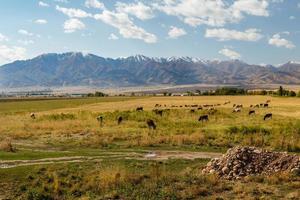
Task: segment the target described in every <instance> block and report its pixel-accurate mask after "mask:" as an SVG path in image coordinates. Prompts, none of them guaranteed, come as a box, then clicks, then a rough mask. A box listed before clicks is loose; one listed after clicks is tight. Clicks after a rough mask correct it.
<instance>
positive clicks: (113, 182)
mask: <svg viewBox="0 0 300 200" xmlns="http://www.w3.org/2000/svg"><path fill="white" fill-rule="evenodd" d="M268 100H269V101H270V102H269V106H268V107H267V108H264V107H259V108H254V107H250V105H253V106H254V105H256V104H262V103H266V102H267V101H268ZM229 101H230V103H227V104H226V105H225V104H224V103H225V102H229ZM234 104H236V105H238V104H242V105H243V107H242V108H241V112H236V113H233V109H234V108H233V105H234ZM192 105H197V107H196V106H194V107H192ZM205 105H207V106H205ZM208 105H213V108H214V109H211V108H212V106H208ZM137 107H143V111H136V108H137ZM200 108H201V109H200ZM154 109H157V110H162V111H163V112H162V115H160V114H157V113H155V112H153V110H154ZM191 110H193V111H191ZM250 110H255V114H252V115H249V111H250ZM31 113H34V115H35V118H32V117H30V115H31ZM268 113H272V118H271V119H268V120H264V116H265V115H266V114H268ZM203 115H208V121H198V119H199V116H203ZM99 116H101V117H102V119H103V121H102V123H100V121H99V120H97V117H99ZM119 117H122V121H121V122H120V123H119V124H118V122H117V119H118V118H119ZM147 120H152V121H153V122H154V123H155V127H156V128H155V129H154V128H153V127H152V128H151V129H150V128H149V127H148V125H149V124H147ZM0 122H1V126H0V141H1V142H0V186H1V187H0V188H2V189H0V199H1V197H3V198H4V197H5V198H7V197H10V198H12V199H14V198H16V196H19V197H20V198H21V199H26V198H27V199H74V198H82V199H97V198H98V197H101V198H99V199H113V198H115V199H118V198H121V199H136V198H137V199H186V198H190V199H194V198H197V197H203V198H208V199H216V198H217V197H220V195H221V196H223V197H224V198H225V199H226V198H230V197H232V196H233V195H235V196H236V197H237V198H256V197H258V196H261V195H266V194H267V193H268V192H269V193H270V194H269V197H273V198H270V199H274V198H285V197H286V195H289V197H291V198H293V197H294V196H295V195H296V196H297V195H298V194H299V192H298V193H297V191H298V190H299V189H300V180H299V178H295V177H292V176H290V175H286V174H280V175H278V176H272V177H249V178H248V179H247V180H244V181H241V182H238V183H233V182H229V181H224V180H218V178H217V177H214V176H208V175H202V174H201V168H202V167H203V166H204V165H205V164H206V163H207V162H208V160H209V159H210V158H214V157H218V156H220V153H223V152H225V151H226V150H227V149H228V148H230V147H233V146H236V145H247V146H257V147H262V148H267V149H271V150H278V151H287V152H293V153H299V152H300V98H279V97H269V96H209V97H102V98H87V99H63V100H59V99H53V100H41V99H35V100H18V101H15V100H9V101H7V100H5V101H4V100H2V101H0ZM152 154H156V156H153V157H152ZM23 172H26V173H23ZM280 182H281V183H282V185H280V184H279V183H280ZM173 183H175V184H173ZM256 184H257V185H259V187H255V185H256ZM135 185H136V186H135ZM245 185H248V186H249V188H248V189H247V190H245V191H244V190H243V189H242V188H243V187H244V186H245ZM279 185H280V186H279Z"/></svg>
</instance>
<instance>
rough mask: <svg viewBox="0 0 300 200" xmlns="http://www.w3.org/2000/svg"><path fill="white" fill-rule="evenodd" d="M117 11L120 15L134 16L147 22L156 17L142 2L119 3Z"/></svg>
mask: <svg viewBox="0 0 300 200" xmlns="http://www.w3.org/2000/svg"><path fill="white" fill-rule="evenodd" d="M116 10H117V11H118V12H120V13H127V14H129V15H133V16H135V17H137V18H139V19H141V20H147V19H151V18H153V17H154V14H153V11H152V9H151V8H150V7H149V6H146V5H145V4H143V3H142V2H138V3H132V4H126V3H121V2H118V3H117V4H116Z"/></svg>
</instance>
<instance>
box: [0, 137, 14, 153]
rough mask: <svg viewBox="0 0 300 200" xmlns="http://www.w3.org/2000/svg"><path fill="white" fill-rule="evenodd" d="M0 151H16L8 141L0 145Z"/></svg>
mask: <svg viewBox="0 0 300 200" xmlns="http://www.w3.org/2000/svg"><path fill="white" fill-rule="evenodd" d="M0 151H6V152H16V149H15V148H14V147H13V145H12V144H11V141H10V140H5V141H3V142H1V143H0Z"/></svg>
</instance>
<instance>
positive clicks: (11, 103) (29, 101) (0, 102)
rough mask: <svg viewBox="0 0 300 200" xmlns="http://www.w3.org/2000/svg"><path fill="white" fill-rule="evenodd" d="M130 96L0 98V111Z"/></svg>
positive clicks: (50, 107)
mask: <svg viewBox="0 0 300 200" xmlns="http://www.w3.org/2000/svg"><path fill="white" fill-rule="evenodd" d="M132 99H135V98H130V97H102V98H70V99H66V98H63V99H57V98H54V99H48V98H46V99H34V98H26V99H0V113H2V114H3V113H6V114H7V113H16V112H17V113H23V112H39V111H47V110H53V109H59V108H74V107H78V106H83V105H86V104H95V103H101V102H117V101H127V100H132Z"/></svg>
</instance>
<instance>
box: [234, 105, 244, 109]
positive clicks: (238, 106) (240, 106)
mask: <svg viewBox="0 0 300 200" xmlns="http://www.w3.org/2000/svg"><path fill="white" fill-rule="evenodd" d="M235 107H236V108H243V105H242V104H238V105H236V106H235Z"/></svg>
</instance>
